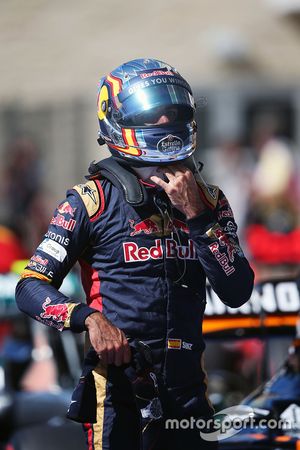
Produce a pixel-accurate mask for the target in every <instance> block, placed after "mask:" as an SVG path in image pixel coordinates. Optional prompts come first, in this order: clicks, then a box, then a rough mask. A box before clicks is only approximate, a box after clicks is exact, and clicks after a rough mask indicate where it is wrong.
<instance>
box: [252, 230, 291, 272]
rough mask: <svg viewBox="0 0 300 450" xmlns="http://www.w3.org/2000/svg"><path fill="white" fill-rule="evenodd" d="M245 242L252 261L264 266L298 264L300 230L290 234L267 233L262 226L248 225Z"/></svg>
mask: <svg viewBox="0 0 300 450" xmlns="http://www.w3.org/2000/svg"><path fill="white" fill-rule="evenodd" d="M246 240H247V244H248V247H249V250H250V252H251V255H252V259H253V260H255V261H256V262H261V263H265V264H295V263H296V264H297V263H300V229H299V228H296V229H295V230H293V231H291V232H290V233H278V232H272V231H269V230H268V229H267V228H265V227H264V226H263V225H256V224H255V225H249V226H248V227H247V229H246Z"/></svg>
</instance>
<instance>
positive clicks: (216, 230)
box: [206, 224, 240, 262]
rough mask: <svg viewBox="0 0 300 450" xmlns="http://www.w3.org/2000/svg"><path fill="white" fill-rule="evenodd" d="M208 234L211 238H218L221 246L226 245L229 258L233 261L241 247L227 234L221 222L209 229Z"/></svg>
mask: <svg viewBox="0 0 300 450" xmlns="http://www.w3.org/2000/svg"><path fill="white" fill-rule="evenodd" d="M206 234H207V236H209V237H211V238H217V239H218V241H219V243H220V244H221V246H222V247H226V251H227V254H228V257H229V260H230V261H231V262H233V261H234V254H235V253H237V252H238V251H239V250H240V248H239V246H238V245H237V244H236V243H235V242H234V241H233V240H232V239H230V238H229V237H228V236H227V235H226V233H225V232H224V230H223V228H222V227H221V226H220V225H219V224H216V225H214V226H213V227H212V228H211V229H210V230H208V231H207V232H206Z"/></svg>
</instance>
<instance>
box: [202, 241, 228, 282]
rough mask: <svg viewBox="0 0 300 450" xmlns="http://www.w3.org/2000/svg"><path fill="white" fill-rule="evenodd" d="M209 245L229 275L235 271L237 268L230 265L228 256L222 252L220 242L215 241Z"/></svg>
mask: <svg viewBox="0 0 300 450" xmlns="http://www.w3.org/2000/svg"><path fill="white" fill-rule="evenodd" d="M208 247H209V249H210V251H211V252H212V254H213V255H214V257H215V258H216V260H217V261H218V263H219V264H220V266H221V267H222V269H223V270H224V272H225V273H226V275H227V276H229V275H231V274H232V273H233V272H235V268H234V267H232V266H230V264H229V261H228V258H227V256H226V255H225V254H224V253H221V252H220V250H219V244H218V242H213V243H212V244H210V245H209V246H208Z"/></svg>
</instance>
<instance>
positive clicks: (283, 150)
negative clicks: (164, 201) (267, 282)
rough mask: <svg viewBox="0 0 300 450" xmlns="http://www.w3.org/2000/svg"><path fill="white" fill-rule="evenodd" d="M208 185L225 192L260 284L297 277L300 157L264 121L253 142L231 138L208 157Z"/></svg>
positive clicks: (270, 123) (274, 127)
mask: <svg viewBox="0 0 300 450" xmlns="http://www.w3.org/2000/svg"><path fill="white" fill-rule="evenodd" d="M204 161H205V169H206V174H207V176H208V180H209V182H211V183H213V184H218V185H219V186H221V188H222V189H223V190H224V192H225V194H226V196H227V197H228V199H229V202H230V204H231V206H232V209H233V211H234V215H235V219H236V222H237V224H238V226H239V236H240V239H241V240H242V241H243V246H244V248H245V249H246V251H247V253H248V257H249V259H250V260H251V262H252V265H253V267H254V270H255V272H256V280H263V279H268V278H269V279H270V278H278V277H295V276H297V275H298V273H299V269H298V267H299V262H300V176H299V175H300V153H299V150H298V149H297V148H295V146H294V144H293V142H290V141H288V140H287V139H286V138H285V137H284V136H281V135H280V133H279V132H278V124H276V123H275V122H274V121H273V120H272V118H270V117H265V118H262V119H261V120H260V121H259V122H258V123H257V124H256V125H255V126H254V128H253V132H252V135H251V138H250V142H249V143H248V144H247V145H244V144H243V142H242V140H241V139H238V138H226V139H223V140H221V141H220V142H219V145H218V146H216V147H215V148H211V149H207V151H206V152H205V157H204Z"/></svg>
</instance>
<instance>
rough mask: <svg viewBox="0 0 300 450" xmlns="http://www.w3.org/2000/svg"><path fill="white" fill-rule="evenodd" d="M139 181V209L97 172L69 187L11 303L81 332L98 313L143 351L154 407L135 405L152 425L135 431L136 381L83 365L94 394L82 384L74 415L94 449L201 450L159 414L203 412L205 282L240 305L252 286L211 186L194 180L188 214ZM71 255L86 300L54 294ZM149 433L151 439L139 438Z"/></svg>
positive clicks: (228, 215)
mask: <svg viewBox="0 0 300 450" xmlns="http://www.w3.org/2000/svg"><path fill="white" fill-rule="evenodd" d="M140 182H141V181H140ZM145 188H146V190H147V193H148V202H147V204H146V205H144V206H143V207H142V208H141V207H140V208H139V207H133V206H132V205H130V204H129V203H128V202H127V201H126V199H125V198H124V196H123V193H122V192H121V191H120V189H119V188H118V187H116V186H115V185H113V184H112V183H111V182H110V181H109V180H108V179H101V177H99V178H97V179H93V180H89V181H88V182H86V183H84V184H79V185H77V186H75V187H74V188H73V189H71V190H69V191H68V192H67V196H66V198H65V199H64V200H63V201H62V202H61V203H60V204H59V206H58V208H57V209H56V211H55V213H54V215H53V217H52V219H51V223H50V226H49V229H48V231H47V233H46V234H45V236H44V239H43V241H42V242H41V244H40V245H39V247H38V248H37V249H36V252H35V254H34V255H33V256H32V258H31V260H30V262H29V264H28V266H27V267H26V269H25V270H24V272H23V274H22V279H21V280H20V281H19V283H18V286H17V289H16V300H17V303H18V306H19V308H20V309H21V310H22V311H24V312H25V313H26V314H28V315H30V316H31V317H33V318H35V319H36V320H38V321H40V322H42V323H44V324H46V325H49V326H52V327H55V328H57V329H58V330H68V329H69V330H71V331H74V332H82V331H84V330H85V319H86V317H87V316H88V315H90V314H91V313H93V312H94V311H95V310H97V311H101V312H102V313H103V314H104V315H105V316H106V317H107V318H108V319H109V320H110V321H111V322H112V323H113V324H114V325H115V326H116V327H119V328H120V329H122V330H123V331H124V333H125V335H126V336H127V337H128V339H129V340H130V341H132V342H136V341H138V342H142V343H143V344H145V345H146V346H147V348H148V349H150V352H151V365H152V368H151V371H152V372H151V373H155V374H156V376H157V377H158V379H159V389H158V391H159V392H158V393H157V396H158V397H159V398H160V402H161V405H162V414H161V415H162V418H161V417H160V415H159V414H158V417H156V419H157V420H154V419H155V417H153V414H152V413H151V412H150V413H149V411H148V412H147V408H146V413H145V411H144V412H143V414H142V415H143V418H144V419H145V418H147V417H148V419H149V417H150V419H151V420H150V421H148V423H147V425H146V426H145V427H144V431H145V433H144V437H141V436H142V435H141V415H140V413H139V412H138V409H139V407H138V406H137V403H136V399H135V397H134V395H133V392H134V390H135V389H133V388H135V387H136V386H135V385H134V383H135V381H134V382H133V381H132V377H128V376H126V370H125V369H124V370H123V368H122V367H121V368H117V367H115V366H108V367H102V366H101V364H98V366H97V367H94V366H92V367H91V370H90V371H86V373H85V374H86V375H87V373H89V375H88V376H90V375H91V376H92V379H93V382H94V385H93V389H92V390H91V391H90V393H92V397H94V401H93V399H92V397H88V394H87V390H86V389H84V390H83V399H81V400H82V401H83V403H84V402H85V412H84V414H79V415H78V417H73V418H75V420H80V421H83V422H84V427H85V429H86V432H87V442H88V445H89V448H90V449H94V450H98V449H107V450H108V449H109V450H115V449H119V448H123V449H128V450H137V449H140V448H142V444H141V440H144V447H143V448H144V449H146V450H148V449H150V448H153V449H163V450H167V449H168V448H172V449H176V448H178V449H179V448H180V449H181V450H182V448H189V450H193V449H196V448H200V447H199V445H200V444H199V442H200V441H199V439H200V438H199V436H198V434H199V433H197V437H196V435H195V434H194V435H193V436H194V437H192V436H191V435H188V434H187V433H182V434H183V435H184V436H183V437H181V435H182V434H181V433H180V432H179V431H178V430H177V431H176V432H175V431H174V432H173V433H171V434H170V433H168V434H166V433H164V432H163V431H162V429H163V427H162V420H165V419H167V418H186V417H191V416H193V417H210V416H211V415H212V414H213V410H212V407H211V405H210V403H209V401H208V399H207V395H206V381H205V372H204V369H203V365H202V355H203V351H204V342H203V337H202V320H203V315H204V310H205V286H206V280H207V279H208V280H209V282H210V284H211V286H212V288H213V289H214V291H215V292H216V293H217V295H218V296H219V298H220V299H221V300H222V301H223V302H224V303H225V304H226V305H229V306H231V307H239V306H241V305H242V304H243V303H245V302H246V301H247V300H248V299H249V297H250V295H251V292H252V288H253V272H252V269H251V268H250V266H249V264H248V261H247V259H246V258H245V256H244V254H243V252H242V250H241V248H240V246H239V241H238V237H237V234H236V231H237V226H236V224H235V221H234V218H233V214H232V210H231V208H230V206H229V204H228V201H227V199H226V197H225V196H224V194H223V193H222V192H221V191H220V190H219V188H218V187H216V186H212V185H205V184H202V183H199V188H198V189H199V195H200V196H201V198H202V201H203V203H204V204H205V206H206V208H205V210H204V211H203V212H202V213H201V214H200V215H199V216H198V217H195V218H193V219H191V220H186V218H185V216H184V215H183V214H182V213H181V212H179V211H178V210H177V209H175V208H173V207H172V205H171V204H170V201H169V200H168V197H167V196H166V194H165V193H164V192H163V191H162V190H160V189H158V188H156V187H154V186H148V185H147V186H146V187H145ZM77 261H78V262H79V264H80V266H81V275H82V283H83V287H84V290H85V293H86V303H83V302H81V301H79V300H78V299H74V298H68V297H66V296H65V295H63V294H62V293H60V292H59V290H58V289H59V287H60V285H61V283H62V281H63V279H64V277H65V276H66V274H67V273H68V272H69V270H70V269H71V268H72V266H73V265H74V264H75V263H76V262H77ZM95 365H96V363H95ZM86 366H87V363H86ZM82 379H84V376H83V378H82ZM90 380H91V379H90V378H89V381H88V384H89V383H90ZM81 382H82V380H81ZM154 384H155V386H156V387H157V385H156V383H154ZM145 390H147V387H146V388H145ZM142 394H143V393H142ZM84 395H85V396H86V397H84ZM138 397H139V398H142V400H143V395H138ZM74 398H75V400H73V403H74V404H75V403H76V402H77V401H78V399H77V397H76V394H75V397H74ZM88 398H89V399H90V400H87V399H88ZM85 399H86V401H85ZM91 399H92V400H91ZM151 414H152V415H151ZM71 415H72V414H71ZM92 422H94V423H92ZM157 424H158V425H157ZM152 428H153V429H155V430H156V431H155V432H154V434H153V436H154V438H153V437H152V435H150V438H149V436H147V430H148V429H152ZM163 436H164V437H163ZM166 436H167V437H166ZM170 436H171V437H170ZM172 436H175V439H173V441H172ZM188 436H190V437H188ZM181 439H183V440H181ZM154 441H155V442H156V443H155V442H154ZM207 445H208V447H207V448H215V447H213V446H211V445H212V444H211V443H207ZM201 448H206V447H205V446H203V447H201Z"/></svg>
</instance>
